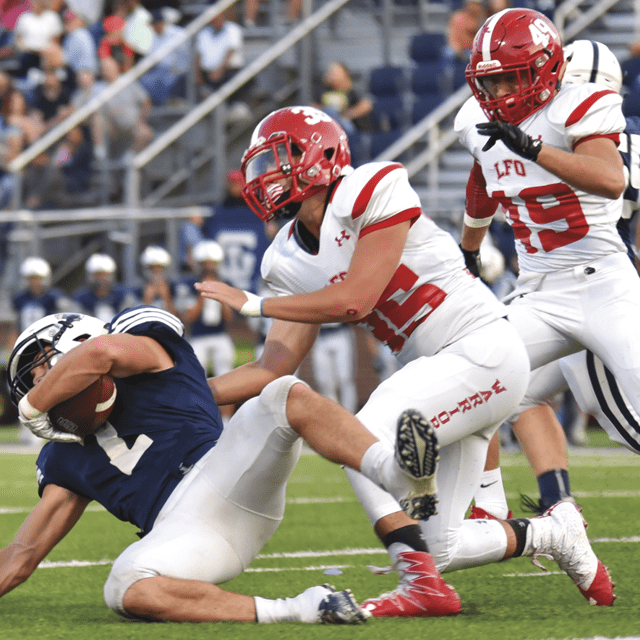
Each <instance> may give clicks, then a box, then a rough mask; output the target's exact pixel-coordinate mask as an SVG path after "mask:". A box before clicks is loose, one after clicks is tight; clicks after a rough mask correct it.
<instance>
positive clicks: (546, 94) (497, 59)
mask: <svg viewBox="0 0 640 640" xmlns="http://www.w3.org/2000/svg"><path fill="white" fill-rule="evenodd" d="M563 62H564V56H563V52H562V39H561V38H560V34H559V33H558V30H557V29H556V27H555V26H554V24H553V23H552V22H551V21H550V20H549V19H548V18H547V17H546V16H544V15H543V14H541V13H539V12H538V11H533V10H532V9H505V10H504V11H500V12H499V13H496V14H495V15H493V16H491V17H490V18H489V19H488V20H487V21H486V22H485V23H484V24H483V25H482V27H481V28H480V30H479V31H478V32H477V33H476V36H475V38H474V40H473V48H472V50H471V57H470V62H469V64H468V65H467V70H466V77H467V82H468V83H469V86H470V87H471V90H472V91H473V95H474V96H475V98H476V100H477V101H478V102H479V104H480V106H481V107H482V110H483V111H484V113H485V115H486V116H487V118H489V120H495V119H500V120H504V121H506V122H510V123H511V124H519V123H520V122H522V121H523V120H524V119H525V118H528V117H529V116H530V115H531V114H532V113H534V112H535V111H537V110H538V109H540V108H541V107H543V106H544V105H545V104H547V102H549V100H551V98H552V97H553V96H554V94H555V92H556V89H557V88H558V87H559V81H560V72H561V71H562V64H563ZM507 73H513V74H514V76H515V80H516V81H517V83H518V90H517V91H515V92H514V93H511V94H509V95H506V96H502V97H496V98H494V97H492V95H491V94H490V93H489V91H488V90H487V88H486V86H485V82H486V79H487V78H488V77H490V76H495V75H498V74H507Z"/></svg>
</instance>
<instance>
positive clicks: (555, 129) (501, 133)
mask: <svg viewBox="0 0 640 640" xmlns="http://www.w3.org/2000/svg"><path fill="white" fill-rule="evenodd" d="M565 65H566V62H565V60H564V55H563V49H562V42H561V39H560V35H559V34H558V31H557V30H556V28H555V27H554V25H553V24H552V23H551V22H550V21H549V20H547V19H546V18H545V17H544V16H542V15H541V14H539V13H537V12H535V11H531V10H526V9H512V10H505V11H503V12H500V13H498V14H496V15H494V16H492V17H491V18H489V19H488V20H487V21H486V22H485V24H484V25H483V27H482V28H481V29H480V30H479V32H478V33H477V35H476V38H475V41H474V47H473V51H472V55H471V58H470V63H469V65H468V67H467V79H468V81H469V84H470V86H471V88H472V90H473V92H474V97H473V98H471V99H469V100H468V101H467V102H466V103H465V104H464V105H463V107H462V108H461V110H460V112H459V113H458V115H457V117H456V120H455V128H456V130H457V132H458V135H459V138H460V140H461V142H462V143H463V144H464V145H465V146H466V147H467V148H468V149H469V151H470V152H471V153H472V155H473V156H474V158H475V160H476V162H475V164H474V167H473V169H472V172H471V176H470V178H469V183H468V186H467V212H466V215H465V224H464V229H463V234H462V241H461V247H462V249H463V251H465V252H466V257H467V258H472V255H473V252H474V251H475V250H477V249H478V248H479V246H480V242H481V240H482V238H483V237H484V235H485V233H486V230H487V228H488V227H487V225H488V224H489V222H490V221H491V218H492V216H493V214H494V213H495V210H496V208H497V206H498V203H500V204H501V205H502V207H503V209H504V210H505V212H506V216H507V219H508V220H509V222H510V224H511V225H512V227H513V230H514V234H515V238H516V248H517V252H518V262H519V267H520V272H519V277H518V283H517V288H516V290H515V291H514V292H513V293H512V295H511V296H510V297H511V300H512V301H511V304H510V305H509V306H508V309H509V316H508V317H509V320H510V322H511V323H512V325H513V326H514V327H515V328H516V329H517V331H518V333H519V335H520V336H521V337H522V339H523V341H524V342H525V345H526V346H527V352H528V354H529V357H530V360H531V366H532V369H536V368H538V367H540V366H542V365H544V364H546V363H549V362H551V361H553V360H556V359H558V358H561V357H563V356H567V355H569V354H572V353H575V352H576V351H579V350H580V349H582V348H584V347H586V348H587V349H589V350H590V351H591V352H592V353H594V354H595V355H596V356H597V357H598V358H599V359H600V360H601V361H602V362H603V363H604V364H605V366H606V367H607V368H608V369H609V370H610V371H611V372H612V373H613V375H614V376H615V377H616V379H617V381H618V383H619V384H620V386H621V388H622V389H623V391H624V393H625V395H626V396H627V398H628V399H629V401H630V403H631V404H632V406H633V407H634V408H635V410H636V413H637V412H638V410H639V409H640V343H639V342H638V340H637V337H636V336H637V322H638V318H639V317H640V280H639V279H638V277H637V273H636V271H635V269H634V268H633V266H632V264H631V263H630V261H629V259H628V257H627V254H626V248H625V246H624V243H623V242H622V240H621V239H620V236H619V234H618V232H617V230H616V223H617V222H618V220H619V218H620V216H621V214H622V193H623V190H624V188H625V176H624V172H623V163H622V159H621V157H620V154H619V152H618V149H617V145H618V144H619V141H620V136H621V134H622V132H623V131H624V129H625V119H624V117H623V114H622V110H621V102H622V99H621V97H620V96H619V95H618V93H616V92H615V91H614V90H611V89H608V88H604V87H602V86H599V85H596V84H593V83H583V84H572V83H565V84H561V80H562V78H563V74H564V71H565V68H566V67H565ZM519 412H520V410H519V411H518V412H517V413H519ZM523 415H524V414H523ZM518 429H519V430H520V433H521V434H522V437H524V438H525V439H526V440H527V443H528V448H527V456H528V459H529V461H530V462H531V463H532V466H533V467H534V469H535V471H536V474H537V475H538V482H539V484H540V486H541V489H542V488H543V485H542V482H541V479H543V478H544V479H545V482H550V483H555V484H556V485H557V491H556V496H557V497H556V499H561V498H562V497H564V495H566V493H568V492H565V490H566V489H568V474H567V471H566V440H565V438H564V436H560V438H558V435H559V434H558V430H557V425H555V426H554V425H553V424H552V421H548V422H546V423H543V424H542V425H541V424H540V422H539V420H533V421H527V420H525V421H523V420H522V419H521V420H520V421H519V424H518ZM563 465H564V468H563ZM563 494H564V495H563Z"/></svg>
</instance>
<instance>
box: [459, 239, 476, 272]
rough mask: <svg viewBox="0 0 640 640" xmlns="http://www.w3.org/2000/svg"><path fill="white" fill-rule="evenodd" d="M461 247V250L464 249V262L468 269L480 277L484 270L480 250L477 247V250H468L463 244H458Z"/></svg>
mask: <svg viewBox="0 0 640 640" xmlns="http://www.w3.org/2000/svg"><path fill="white" fill-rule="evenodd" d="M458 246H459V247H460V251H462V255H463V256H464V263H465V265H466V266H467V269H469V271H470V272H471V273H472V274H473V275H474V276H475V277H476V278H479V277H480V271H481V270H482V262H480V250H479V249H476V250H475V251H467V250H466V249H463V248H462V245H458Z"/></svg>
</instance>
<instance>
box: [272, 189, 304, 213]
mask: <svg viewBox="0 0 640 640" xmlns="http://www.w3.org/2000/svg"><path fill="white" fill-rule="evenodd" d="M290 195H291V190H289V191H286V192H285V193H283V194H282V195H281V196H280V199H281V200H286V199H287V198H289V197H290ZM301 206H302V202H288V203H287V204H285V205H284V206H283V207H279V208H278V209H276V210H275V211H274V212H273V217H274V218H278V219H280V220H291V218H295V217H296V215H298V211H300V207H301Z"/></svg>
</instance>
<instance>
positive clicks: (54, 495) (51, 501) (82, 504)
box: [0, 484, 90, 596]
mask: <svg viewBox="0 0 640 640" xmlns="http://www.w3.org/2000/svg"><path fill="white" fill-rule="evenodd" d="M89 502H90V501H89V500H88V499H87V498H83V497H81V496H79V495H76V494H75V493H73V492H71V491H69V490H67V489H63V488H62V487H58V486H57V485H53V484H50V485H47V486H46V487H45V489H44V493H43V495H42V499H41V500H40V502H38V504H37V505H36V506H35V507H34V509H33V511H32V512H31V513H30V514H29V516H28V517H27V519H26V520H25V521H24V522H23V524H22V526H21V527H20V529H19V530H18V533H17V534H16V537H15V538H14V539H13V542H11V544H9V545H8V546H7V547H5V548H4V549H2V550H0V596H3V595H4V594H5V593H8V592H9V591H11V590H12V589H15V587H17V586H18V585H19V584H21V583H23V582H24V581H25V580H26V579H27V578H28V577H29V576H30V575H31V574H32V573H33V572H34V571H35V570H36V568H37V566H38V564H39V563H40V562H41V561H42V560H43V559H44V558H45V557H46V556H47V554H48V553H49V552H50V551H51V549H53V548H54V547H55V546H56V545H57V544H58V542H60V540H62V538H64V536H66V535H67V533H69V531H70V530H71V529H72V528H73V526H74V525H75V524H76V522H78V520H79V519H80V516H81V515H82V514H83V513H84V510H85V508H86V506H87V505H88V504H89Z"/></svg>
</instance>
